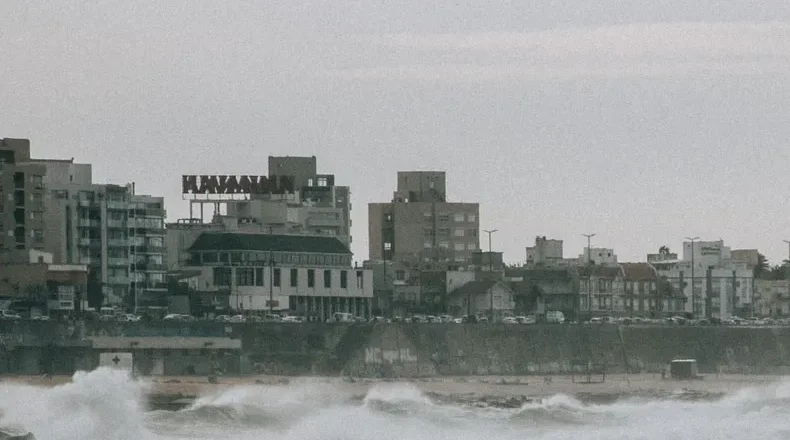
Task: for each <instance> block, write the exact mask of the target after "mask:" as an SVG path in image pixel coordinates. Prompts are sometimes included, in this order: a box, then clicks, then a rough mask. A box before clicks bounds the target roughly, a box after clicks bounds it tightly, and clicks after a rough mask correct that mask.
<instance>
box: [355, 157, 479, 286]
mask: <svg viewBox="0 0 790 440" xmlns="http://www.w3.org/2000/svg"><path fill="white" fill-rule="evenodd" d="M479 211H480V206H479V204H477V203H453V202H448V201H447V196H446V184H445V173H444V172H443V171H400V172H398V188H397V190H396V191H395V192H394V193H393V199H392V201H391V202H389V203H371V204H369V205H368V234H369V243H368V246H369V249H368V251H369V256H370V259H371V260H390V261H395V262H396V263H398V264H402V265H404V266H405V267H407V268H415V269H417V268H420V269H425V270H435V269H442V268H450V267H465V266H468V265H470V263H471V258H472V254H473V253H474V252H476V251H478V250H479V248H480V245H479V239H480V238H479V231H480V219H479Z"/></svg>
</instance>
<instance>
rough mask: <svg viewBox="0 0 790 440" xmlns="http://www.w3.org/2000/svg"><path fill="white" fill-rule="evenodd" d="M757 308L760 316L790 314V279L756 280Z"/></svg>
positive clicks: (757, 313)
mask: <svg viewBox="0 0 790 440" xmlns="http://www.w3.org/2000/svg"><path fill="white" fill-rule="evenodd" d="M754 297H755V310H754V313H755V314H756V315H758V316H770V317H787V316H790V280H755V292H754Z"/></svg>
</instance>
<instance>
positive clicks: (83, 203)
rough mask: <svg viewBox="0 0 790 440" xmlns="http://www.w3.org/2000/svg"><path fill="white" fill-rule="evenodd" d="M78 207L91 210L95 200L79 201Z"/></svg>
mask: <svg viewBox="0 0 790 440" xmlns="http://www.w3.org/2000/svg"><path fill="white" fill-rule="evenodd" d="M77 205H79V206H80V207H82V208H90V207H91V206H93V200H86V199H80V200H78V201H77Z"/></svg>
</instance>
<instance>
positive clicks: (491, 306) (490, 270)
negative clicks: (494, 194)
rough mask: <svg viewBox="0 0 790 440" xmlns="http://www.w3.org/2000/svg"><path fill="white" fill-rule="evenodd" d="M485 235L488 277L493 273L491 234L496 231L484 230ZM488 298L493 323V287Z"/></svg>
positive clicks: (490, 288) (489, 290) (489, 289)
mask: <svg viewBox="0 0 790 440" xmlns="http://www.w3.org/2000/svg"><path fill="white" fill-rule="evenodd" d="M483 232H485V233H486V234H488V271H489V272H491V273H490V274H489V275H490V276H493V273H494V255H493V254H492V253H491V234H493V233H494V232H497V229H491V230H484V231H483ZM488 297H489V298H490V301H491V305H490V307H489V314H490V315H491V318H490V319H491V321H492V322H493V321H494V291H493V285H492V286H491V287H489V288H488Z"/></svg>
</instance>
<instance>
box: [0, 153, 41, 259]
mask: <svg viewBox="0 0 790 440" xmlns="http://www.w3.org/2000/svg"><path fill="white" fill-rule="evenodd" d="M45 174H46V168H45V167H44V166H43V165H41V164H39V163H36V162H34V161H31V158H30V141H29V140H27V139H9V138H4V139H0V252H8V251H15V250H31V249H32V250H43V249H44V215H43V214H44V206H45V205H44V175H45Z"/></svg>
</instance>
